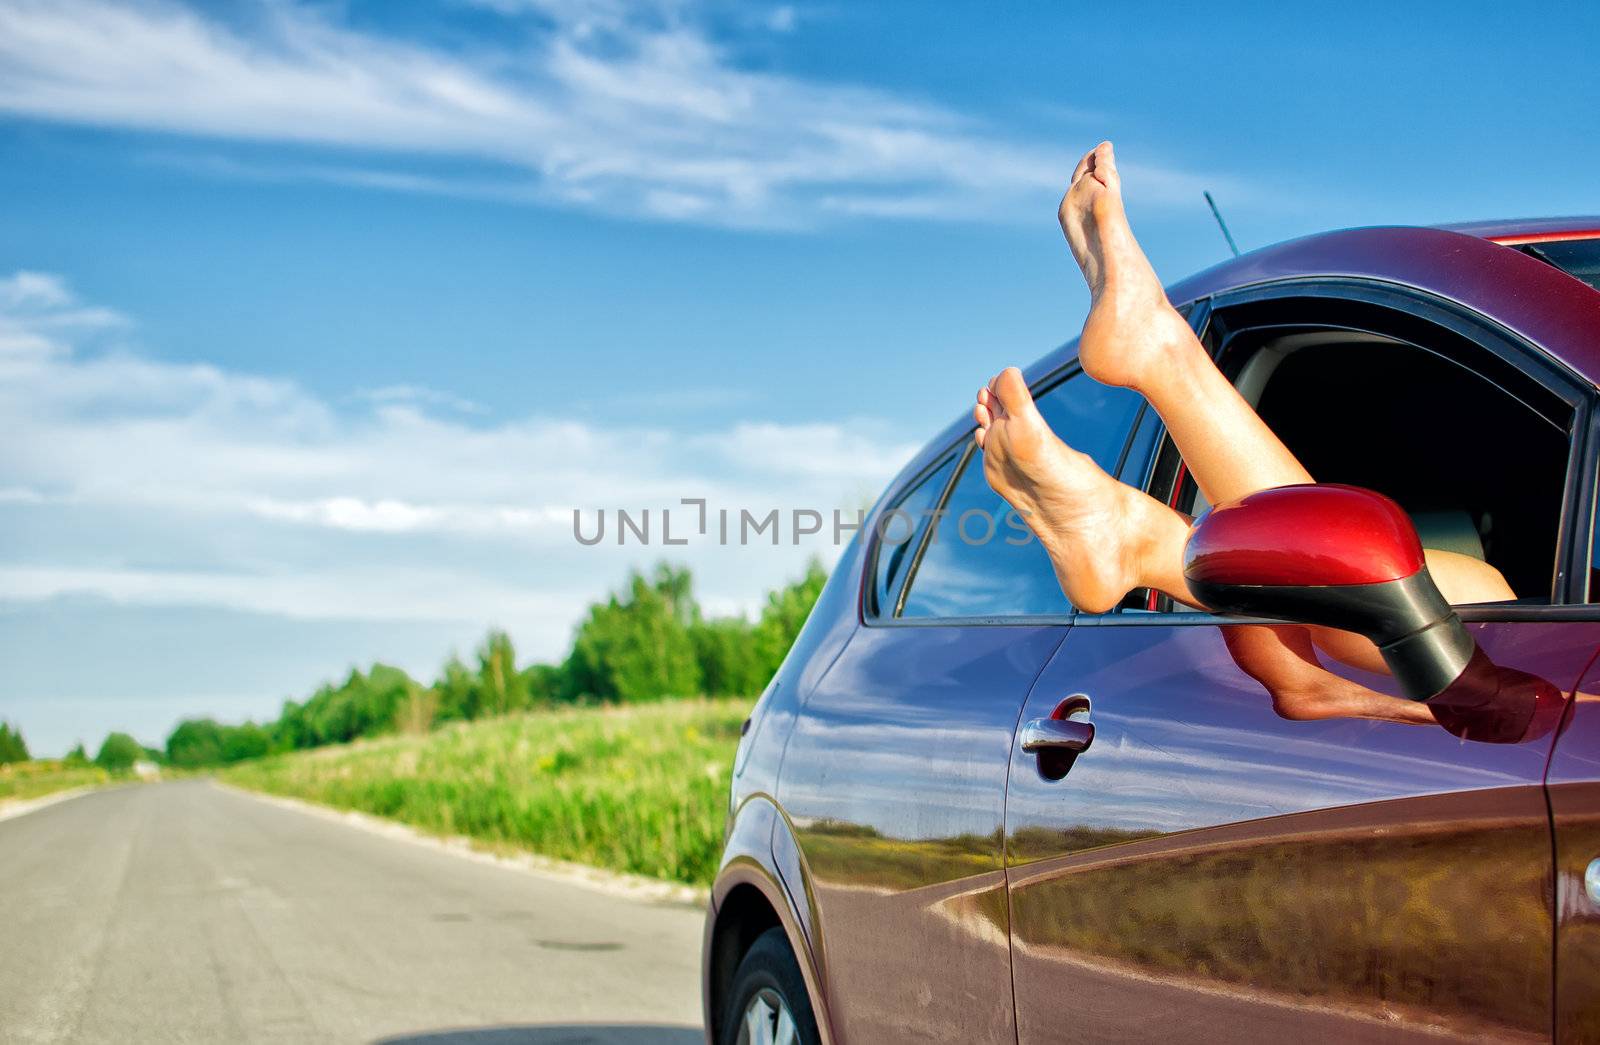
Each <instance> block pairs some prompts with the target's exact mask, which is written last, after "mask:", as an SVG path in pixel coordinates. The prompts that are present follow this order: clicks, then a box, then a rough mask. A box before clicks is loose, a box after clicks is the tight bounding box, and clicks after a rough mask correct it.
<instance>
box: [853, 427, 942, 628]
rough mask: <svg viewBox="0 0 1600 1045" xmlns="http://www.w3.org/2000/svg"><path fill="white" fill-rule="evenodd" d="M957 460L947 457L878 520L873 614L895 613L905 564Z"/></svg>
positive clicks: (908, 562) (909, 558) (919, 538)
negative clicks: (895, 602) (895, 601)
mask: <svg viewBox="0 0 1600 1045" xmlns="http://www.w3.org/2000/svg"><path fill="white" fill-rule="evenodd" d="M958 459H959V455H957V454H951V455H950V456H949V457H947V458H946V459H945V461H944V463H943V464H941V465H939V466H938V467H937V468H935V469H934V470H933V471H932V472H930V473H929V474H928V476H927V477H926V478H925V479H923V480H922V481H921V482H919V483H917V485H916V486H914V487H912V488H911V491H910V492H909V493H907V494H905V495H904V496H903V497H901V498H900V500H899V501H898V502H896V504H895V506H894V507H893V508H890V509H889V510H888V511H886V512H885V513H884V514H883V516H882V518H881V520H880V521H879V523H878V525H877V531H878V532H879V533H880V534H881V535H882V536H881V537H880V539H879V541H878V560H877V564H876V568H875V571H874V575H873V582H872V594H873V603H872V608H873V612H874V613H875V614H880V615H882V616H885V617H887V616H889V615H890V614H891V613H893V612H894V599H895V596H896V595H898V594H899V592H900V582H901V581H903V580H905V577H906V567H907V566H909V565H910V563H911V557H912V553H913V552H915V551H916V547H917V544H918V542H919V541H920V540H921V538H922V533H923V531H924V530H925V529H927V525H928V520H929V518H930V517H931V516H930V513H931V512H932V510H933V507H934V505H935V504H936V503H937V502H938V500H939V496H940V495H941V494H943V493H944V488H945V486H946V485H947V484H948V483H949V482H950V473H951V472H953V471H954V470H955V467H956V461H957V460H958Z"/></svg>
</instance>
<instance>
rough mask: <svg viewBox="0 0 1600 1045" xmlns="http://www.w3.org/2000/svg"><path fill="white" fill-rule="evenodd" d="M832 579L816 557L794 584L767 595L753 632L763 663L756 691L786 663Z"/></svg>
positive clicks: (764, 686)
mask: <svg viewBox="0 0 1600 1045" xmlns="http://www.w3.org/2000/svg"><path fill="white" fill-rule="evenodd" d="M827 583H828V571H827V570H824V569H823V568H822V563H821V562H820V561H818V560H817V559H815V558H813V559H812V560H811V561H810V562H809V563H807V564H806V572H805V574H804V575H803V576H801V578H800V579H799V580H797V581H795V582H794V583H792V584H789V585H786V586H785V587H782V588H779V589H778V590H777V591H774V592H770V593H769V594H768V595H767V605H766V607H765V608H764V609H762V611H761V619H760V620H759V621H757V622H756V626H755V634H754V636H753V640H754V645H755V649H756V655H757V657H758V658H759V659H760V663H761V671H760V674H761V676H762V678H761V685H760V686H759V687H757V689H756V692H760V691H761V690H762V689H765V688H766V685H767V682H768V681H769V680H770V679H771V678H772V676H773V675H775V674H777V672H778V668H779V667H781V666H782V665H783V658H784V657H787V656H788V655H789V647H791V646H793V645H794V640H795V639H796V638H798V637H799V636H800V629H801V628H803V627H805V624H806V618H808V617H810V616H811V608H812V607H813V606H815V605H816V604H817V596H819V595H821V594H822V587H823V585H825V584H827Z"/></svg>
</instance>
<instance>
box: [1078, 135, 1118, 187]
mask: <svg viewBox="0 0 1600 1045" xmlns="http://www.w3.org/2000/svg"><path fill="white" fill-rule="evenodd" d="M1084 160H1085V161H1086V162H1087V163H1088V164H1089V170H1090V172H1091V173H1093V174H1094V176H1095V178H1096V179H1097V180H1098V181H1099V182H1100V183H1101V184H1102V185H1104V186H1105V187H1106V188H1108V189H1112V190H1115V191H1121V188H1122V179H1121V178H1120V177H1118V175H1117V155H1116V151H1115V150H1114V149H1113V148H1112V147H1111V143H1110V142H1101V143H1100V144H1099V145H1096V146H1095V147H1094V150H1093V151H1092V152H1090V153H1089V155H1088V156H1085V157H1084Z"/></svg>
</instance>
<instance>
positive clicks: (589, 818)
mask: <svg viewBox="0 0 1600 1045" xmlns="http://www.w3.org/2000/svg"><path fill="white" fill-rule="evenodd" d="M752 703H753V700H752V699H750V698H737V699H715V700H673V701H663V702H661V703H656V704H633V705H623V706H607V707H599V708H577V709H564V710H558V711H535V712H528V713H525V714H521V715H514V716H508V717H504V718H495V719H485V720H481V721H478V722H472V723H462V724H459V725H454V726H449V727H446V728H444V729H441V730H438V731H437V732H434V733H430V734H425V735H421V736H397V737H388V738H383V739H377V740H362V741H357V742H355V743H353V744H347V745H339V746H335V747H324V748H316V749H312V750H307V751H298V752H292V753H289V754H284V755H273V756H269V757H267V758H262V759H257V760H254V761H250V762H241V763H238V764H236V765H233V766H230V767H228V768H227V769H225V770H223V771H222V772H221V773H220V774H219V776H220V778H221V779H222V780H225V781H227V782H228V783H231V784H235V785H238V786H240V787H245V788H250V789H253V790H257V791H264V792H267V793H270V794H276V795H285V796H288V797H292V798H301V799H305V800H307V801H311V802H318V803H321V804H323V805H328V806H333V807H335V808H338V809H350V810H357V811H360V812H363V813H371V814H373V815H376V816H382V817H388V818H390V819H394V820H399V821H402V822H404V823H407V824H411V825H412V826H414V827H418V828H421V829H422V830H424V831H429V832H433V833H436V834H440V835H464V836H466V837H468V838H471V839H474V840H477V841H480V842H484V843H488V844H489V845H490V846H491V847H510V848H519V849H525V850H530V851H532V852H535V853H539V854H541V855H544V856H549V857H554V858H556V859H561V860H573V861H578V862H580V863H586V864H590V865H593V866H597V867H605V868H610V869H612V870H616V871H624V872H628V873H630V874H640V875H647V876H650V877H653V878H663V879H667V880H670V881H676V882H684V883H687V884H690V885H706V884H709V883H710V881H711V878H712V875H713V874H714V873H715V871H716V866H717V860H718V858H719V856H720V854H721V849H722V829H723V822H724V819H725V817H726V814H727V804H728V791H729V787H730V784H731V775H732V770H733V756H734V751H735V749H736V748H737V746H738V742H739V726H740V724H741V723H742V722H743V721H744V717H745V715H747V714H748V713H749V710H750V707H751V705H752Z"/></svg>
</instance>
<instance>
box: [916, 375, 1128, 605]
mask: <svg viewBox="0 0 1600 1045" xmlns="http://www.w3.org/2000/svg"><path fill="white" fill-rule="evenodd" d="M1139 404H1140V399H1139V397H1138V396H1137V395H1136V394H1135V393H1133V392H1130V391H1128V390H1127V389H1123V388H1111V387H1108V386H1106V385H1102V384H1099V383H1098V382H1096V381H1093V380H1090V379H1089V378H1087V377H1083V376H1081V375H1079V376H1076V377H1072V378H1069V379H1068V380H1066V381H1065V382H1063V383H1061V384H1059V385H1056V386H1055V387H1054V388H1052V389H1051V390H1049V391H1048V392H1046V393H1044V394H1042V395H1040V396H1039V412H1040V413H1041V414H1042V415H1044V419H1045V421H1046V422H1048V423H1049V425H1050V427H1051V429H1052V430H1054V431H1055V433H1056V434H1057V435H1059V436H1060V437H1061V438H1062V439H1064V440H1065V441H1066V442H1067V443H1068V444H1069V445H1071V446H1073V447H1074V448H1076V449H1078V450H1080V451H1082V452H1083V453H1085V454H1088V455H1089V456H1090V457H1092V458H1093V459H1094V460H1095V462H1096V463H1097V464H1099V465H1100V467H1102V468H1104V469H1105V470H1106V471H1107V472H1114V471H1115V470H1116V467H1117V461H1118V458H1119V457H1120V456H1121V454H1122V448H1123V446H1124V444H1125V443H1126V442H1127V437H1128V432H1129V430H1130V429H1131V428H1132V426H1133V419H1134V417H1135V415H1136V414H1137V413H1138V410H1139ZM1070 610H1071V607H1070V606H1068V605H1067V600H1066V596H1065V595H1063V594H1062V593H1061V585H1060V583H1059V582H1058V581H1057V580H1056V575H1055V571H1054V569H1052V567H1051V565H1050V558H1049V556H1047V555H1046V554H1045V552H1044V549H1043V548H1042V547H1041V546H1040V544H1039V542H1038V541H1037V540H1035V539H1034V538H1033V535H1032V533H1031V532H1030V531H1029V530H1028V529H1027V524H1026V522H1024V521H1023V520H1022V518H1021V517H1020V516H1018V515H1017V514H1016V513H1014V512H1012V511H1011V508H1010V506H1009V505H1007V504H1006V503H1005V501H1003V500H1002V499H1001V498H1000V496H999V495H998V494H996V493H995V492H994V491H993V490H992V489H990V488H989V483H988V481H987V480H985V479H984V477H983V454H982V453H981V452H979V451H977V450H974V451H973V452H972V453H971V454H969V455H968V457H967V460H966V462H965V464H964V465H963V467H962V473H961V477H960V479H958V480H957V481H956V485H955V488H954V489H953V490H952V491H951V493H950V497H949V498H948V499H947V500H946V502H945V503H944V505H943V506H942V508H941V511H940V515H939V519H938V523H937V525H936V526H934V527H933V529H932V531H931V532H930V533H929V538H928V542H927V544H926V546H925V547H924V549H923V550H922V557H921V559H920V561H918V562H917V563H916V566H915V569H914V571H913V573H912V577H911V588H910V590H909V591H908V592H907V594H906V599H905V608H904V610H903V611H902V614H901V615H902V616H905V617H1010V616H1023V615H1031V614H1059V613H1067V612H1070Z"/></svg>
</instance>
